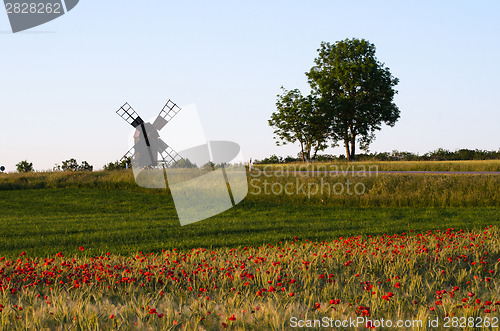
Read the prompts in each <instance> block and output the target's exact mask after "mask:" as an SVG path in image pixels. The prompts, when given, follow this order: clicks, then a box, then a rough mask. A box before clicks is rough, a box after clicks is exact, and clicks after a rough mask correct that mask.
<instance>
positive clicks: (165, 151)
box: [158, 139, 182, 166]
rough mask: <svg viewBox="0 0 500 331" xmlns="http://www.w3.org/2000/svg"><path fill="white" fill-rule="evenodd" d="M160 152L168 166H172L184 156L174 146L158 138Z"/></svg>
mask: <svg viewBox="0 0 500 331" xmlns="http://www.w3.org/2000/svg"><path fill="white" fill-rule="evenodd" d="M158 153H159V154H160V157H161V158H162V159H163V162H165V164H166V165H167V166H171V165H172V164H174V163H177V162H179V161H180V160H181V159H182V157H181V156H180V155H179V154H178V153H177V152H176V151H174V150H173V149H172V147H170V146H168V145H167V143H165V142H164V141H163V140H161V139H158Z"/></svg>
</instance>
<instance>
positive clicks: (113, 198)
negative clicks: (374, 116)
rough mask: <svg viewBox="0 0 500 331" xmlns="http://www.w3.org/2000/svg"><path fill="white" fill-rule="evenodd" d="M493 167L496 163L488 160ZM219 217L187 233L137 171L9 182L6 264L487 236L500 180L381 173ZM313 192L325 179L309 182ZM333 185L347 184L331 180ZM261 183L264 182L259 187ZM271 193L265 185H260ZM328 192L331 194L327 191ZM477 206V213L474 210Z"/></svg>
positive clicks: (3, 191) (2, 242) (2, 189)
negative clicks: (88, 255) (449, 231)
mask: <svg viewBox="0 0 500 331" xmlns="http://www.w3.org/2000/svg"><path fill="white" fill-rule="evenodd" d="M486 162H487V163H489V162H490V161H486ZM250 179H251V180H254V182H253V184H254V185H251V187H250V192H249V194H248V196H247V198H246V199H245V200H244V201H243V202H242V203H240V204H239V205H237V206H236V207H235V208H233V209H231V210H228V211H226V212H224V213H222V214H220V215H217V216H214V217H212V218H210V219H207V220H204V221H201V222H198V223H195V224H192V225H189V226H184V227H181V226H180V225H179V222H178V219H177V215H176V212H175V208H174V204H173V200H172V197H171V196H170V194H169V192H168V191H161V190H148V189H142V188H139V187H137V186H136V185H135V183H134V181H133V176H132V174H131V172H130V171H119V172H95V173H34V174H4V175H1V176H0V212H1V214H0V233H1V235H0V256H11V257H12V256H16V255H17V254H19V253H20V252H21V251H26V252H27V253H28V254H30V255H33V256H46V255H50V254H54V253H56V252H59V251H66V252H76V250H77V248H78V247H79V246H81V245H84V246H85V247H87V248H88V249H89V251H93V252H95V253H96V254H97V253H99V252H100V251H107V250H112V251H114V252H116V253H120V254H130V253H133V252H137V251H143V252H158V251H160V250H161V249H166V248H197V247H236V246H239V245H254V246H257V245H263V244H267V243H277V242H279V241H280V240H290V239H291V238H293V237H295V236H298V237H300V238H304V239H311V240H328V239H329V238H332V237H339V236H350V235H363V234H373V235H376V234H383V233H390V232H394V233H400V232H404V231H408V230H410V229H415V230H425V229H427V228H436V227H439V228H447V227H453V226H455V227H461V228H467V229H472V228H478V227H483V226H486V225H489V224H498V221H499V215H500V192H499V190H498V187H500V176H497V175H478V176H457V175H446V176H436V175H381V176H379V177H376V178H375V177H370V178H356V177H354V178H351V179H352V180H353V181H355V182H362V183H363V184H364V185H366V193H365V194H363V195H361V196H358V195H348V194H342V195H334V194H332V195H331V196H327V195H325V194H314V195H311V196H310V197H308V196H307V194H302V193H301V192H299V194H293V195H287V194H285V193H283V192H282V193H281V194H273V193H272V192H268V193H270V194H265V192H264V190H261V191H260V193H259V194H257V189H256V187H257V184H259V185H261V186H262V183H263V181H264V180H268V181H270V183H281V184H285V183H287V182H292V183H293V180H294V179H295V178H292V177H287V176H283V177H274V178H268V177H265V176H263V175H261V176H260V177H256V176H254V175H252V176H250ZM299 179H300V181H304V182H305V183H306V184H309V183H315V182H319V181H320V180H321V177H301V178H299ZM324 179H325V181H329V182H331V183H332V184H334V183H337V182H343V181H344V180H345V178H344V177H340V178H337V177H333V178H331V177H328V178H324ZM256 183H257V184H256ZM261 188H262V187H261ZM324 193H325V192H324ZM471 207H472V208H471Z"/></svg>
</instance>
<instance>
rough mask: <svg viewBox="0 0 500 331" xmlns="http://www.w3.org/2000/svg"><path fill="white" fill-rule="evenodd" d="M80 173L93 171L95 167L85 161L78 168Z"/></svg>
mask: <svg viewBox="0 0 500 331" xmlns="http://www.w3.org/2000/svg"><path fill="white" fill-rule="evenodd" d="M78 170H79V171H92V170H94V166H92V165H90V164H89V163H88V162H87V161H83V162H82V164H81V165H80V166H78Z"/></svg>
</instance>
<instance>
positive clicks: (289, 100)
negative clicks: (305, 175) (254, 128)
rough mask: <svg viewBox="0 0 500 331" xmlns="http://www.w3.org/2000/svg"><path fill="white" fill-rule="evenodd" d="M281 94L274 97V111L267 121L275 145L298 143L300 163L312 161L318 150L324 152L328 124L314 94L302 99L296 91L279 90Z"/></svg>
mask: <svg viewBox="0 0 500 331" xmlns="http://www.w3.org/2000/svg"><path fill="white" fill-rule="evenodd" d="M281 89H282V91H283V93H282V94H281V95H277V98H278V100H277V101H276V108H277V111H276V112H274V113H273V114H272V115H271V119H270V120H269V121H268V123H269V125H270V126H272V127H273V128H274V129H275V130H274V134H275V136H274V139H276V144H277V145H278V146H280V145H286V144H287V143H295V142H299V143H300V149H301V153H300V155H301V157H302V160H303V161H309V160H310V159H311V152H312V151H313V153H314V155H313V157H316V154H317V153H318V151H320V150H324V149H325V148H326V147H327V146H326V141H327V138H328V121H326V120H325V118H326V117H325V114H324V113H323V112H321V110H320V108H319V107H318V100H317V98H316V97H315V96H313V95H308V96H306V97H304V96H302V94H301V93H300V91H299V90H298V89H294V90H291V91H287V90H286V89H285V88H283V86H282V87H281Z"/></svg>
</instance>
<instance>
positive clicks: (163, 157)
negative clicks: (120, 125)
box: [116, 100, 181, 168]
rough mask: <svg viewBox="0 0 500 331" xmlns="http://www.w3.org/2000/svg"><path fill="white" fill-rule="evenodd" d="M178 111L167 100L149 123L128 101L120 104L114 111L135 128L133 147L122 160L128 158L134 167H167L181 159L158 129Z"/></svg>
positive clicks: (179, 109)
mask: <svg viewBox="0 0 500 331" xmlns="http://www.w3.org/2000/svg"><path fill="white" fill-rule="evenodd" d="M180 111H181V108H180V107H179V106H177V105H176V104H175V103H174V102H172V101H171V100H168V102H167V103H166V104H165V106H164V107H163V109H162V110H161V111H160V113H159V114H158V116H157V117H156V119H155V120H154V122H153V124H151V123H149V122H144V120H143V119H142V118H141V117H140V116H139V115H138V114H137V113H136V112H135V110H134V109H133V108H132V107H131V106H130V105H129V104H128V103H125V104H124V105H123V106H121V107H120V109H118V110H117V111H116V113H117V114H118V115H119V116H120V117H121V118H123V119H124V120H125V121H126V122H127V123H128V124H130V125H132V126H133V127H134V128H135V129H136V131H135V134H134V147H132V148H131V149H130V150H129V151H128V152H127V153H126V154H125V155H124V156H123V158H122V160H123V159H125V160H127V159H128V158H130V159H131V160H132V164H133V166H134V168H154V167H157V166H158V165H163V166H165V167H168V166H171V165H172V164H174V163H176V162H178V161H179V160H181V156H180V155H179V154H177V152H176V151H174V150H173V149H172V148H171V147H170V146H168V145H167V144H166V143H165V142H164V141H163V140H162V139H161V138H160V134H159V131H160V130H161V129H163V128H164V127H165V125H167V123H168V122H169V121H170V120H171V119H172V118H173V117H174V116H175V115H177V113H179V112H180Z"/></svg>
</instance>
